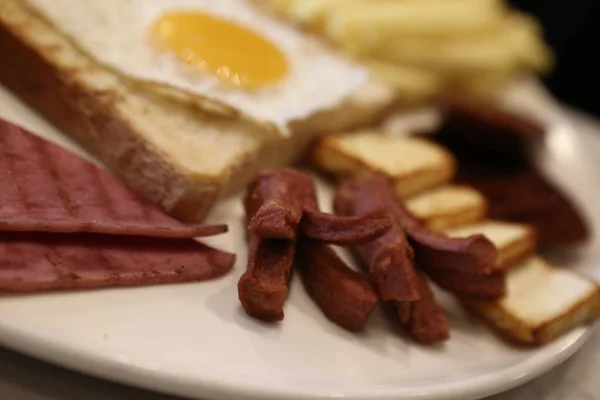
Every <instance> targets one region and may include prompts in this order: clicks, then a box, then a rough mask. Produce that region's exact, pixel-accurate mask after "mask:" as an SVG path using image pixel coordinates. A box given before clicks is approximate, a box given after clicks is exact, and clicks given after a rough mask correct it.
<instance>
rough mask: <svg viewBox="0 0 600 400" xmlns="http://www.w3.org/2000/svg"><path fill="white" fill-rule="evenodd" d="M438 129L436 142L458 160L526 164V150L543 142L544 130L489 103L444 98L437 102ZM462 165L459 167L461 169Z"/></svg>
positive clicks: (435, 134) (540, 126) (536, 123)
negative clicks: (439, 119) (439, 110)
mask: <svg viewBox="0 0 600 400" xmlns="http://www.w3.org/2000/svg"><path fill="white" fill-rule="evenodd" d="M440 107H441V113H442V126H441V128H440V129H439V130H438V131H436V132H435V133H434V137H435V139H436V141H437V142H439V143H441V144H442V145H443V146H444V147H447V148H448V149H450V151H452V154H454V155H455V156H457V157H458V158H459V160H461V158H462V157H467V160H465V161H464V162H466V163H468V162H469V159H470V158H476V157H477V158H481V159H485V160H488V161H490V163H491V161H496V162H502V163H503V164H505V165H513V164H517V166H518V165H521V164H526V163H528V162H529V154H528V146H529V144H530V143H535V142H536V141H539V140H543V139H544V137H545V134H546V130H545V128H544V126H543V125H541V124H540V123H538V122H537V121H535V120H533V119H530V118H525V117H524V116H521V115H518V114H515V113H514V112H510V111H508V110H504V109H502V108H501V107H500V106H499V105H497V104H494V103H492V102H489V101H487V102H482V101H479V102H474V101H470V100H467V99H459V98H456V97H447V98H445V99H443V100H442V101H441V102H440ZM462 164H463V161H462V160H461V162H460V163H459V166H462Z"/></svg>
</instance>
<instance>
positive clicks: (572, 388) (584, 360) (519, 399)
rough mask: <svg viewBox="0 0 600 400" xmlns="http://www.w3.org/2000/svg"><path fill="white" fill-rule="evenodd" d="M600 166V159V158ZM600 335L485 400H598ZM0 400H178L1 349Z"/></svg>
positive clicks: (577, 119) (576, 117)
mask: <svg viewBox="0 0 600 400" xmlns="http://www.w3.org/2000/svg"><path fill="white" fill-rule="evenodd" d="M567 115H568V116H569V117H570V119H571V120H572V123H573V125H574V127H575V128H576V130H577V131H578V132H579V134H580V135H581V136H582V140H583V141H584V144H586V146H587V147H588V149H589V150H590V151H591V152H593V153H594V154H596V155H600V120H596V119H593V118H590V117H588V116H585V115H583V114H580V113H578V112H576V111H574V110H567ZM597 160H598V167H600V157H598V158H597ZM598 370H600V330H597V332H596V333H595V334H594V336H593V337H592V338H591V339H590V341H589V342H588V343H587V344H586V345H585V346H584V347H583V349H582V350H581V351H579V353H577V354H576V355H575V356H574V357H573V358H571V359H570V360H569V361H567V362H565V363H564V364H563V365H561V366H560V367H558V368H556V369H554V370H553V371H551V372H549V373H548V374H546V375H544V376H542V377H540V378H538V379H536V380H534V381H532V382H530V383H528V384H526V385H524V386H522V387H520V388H517V389H514V390H512V391H510V392H506V393H503V394H501V395H497V396H494V397H491V398H489V399H486V400H594V399H595V398H596V395H595V394H596V393H599V392H600V380H598V379H597V377H596V371H598ZM0 399H11V400H95V399H112V400H119V399H127V400H129V399H134V400H135V399H147V400H177V399H178V398H175V397H172V396H166V395H161V394H155V393H150V392H147V391H143V390H139V389H134V388H130V387H127V386H122V385H118V384H114V383H110V382H106V381H102V380H99V379H95V378H91V377H88V376H85V375H81V374H78V373H75V372H71V371H67V370H65V369H62V368H59V367H55V366H52V365H50V364H46V363H44V362H40V361H37V360H34V359H32V358H29V357H26V356H23V355H20V354H18V353H15V352H13V351H10V350H7V349H2V348H0Z"/></svg>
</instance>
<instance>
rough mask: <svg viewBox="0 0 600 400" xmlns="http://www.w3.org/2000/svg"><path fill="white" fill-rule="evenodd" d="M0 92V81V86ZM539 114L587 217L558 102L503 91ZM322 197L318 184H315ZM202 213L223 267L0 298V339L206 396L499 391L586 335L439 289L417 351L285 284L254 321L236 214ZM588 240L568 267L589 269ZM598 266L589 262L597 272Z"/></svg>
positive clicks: (232, 207)
mask: <svg viewBox="0 0 600 400" xmlns="http://www.w3.org/2000/svg"><path fill="white" fill-rule="evenodd" d="M0 89H1V88H0ZM509 97H510V104H512V105H518V106H519V108H520V109H521V110H523V109H526V110H528V111H529V112H532V113H534V114H536V115H538V116H540V117H542V118H544V120H545V121H547V122H548V123H549V126H550V127H551V135H550V137H549V140H548V143H547V146H546V149H545V150H544V151H543V152H542V154H541V162H542V163H544V164H545V165H547V166H548V171H549V172H550V173H552V175H553V176H554V177H555V178H556V179H557V180H558V181H560V183H561V184H564V185H565V186H566V187H567V188H568V189H569V190H570V191H571V193H573V194H577V200H578V201H579V202H581V204H582V205H583V206H584V207H585V209H586V211H587V213H588V214H589V217H590V218H591V220H592V221H593V223H594V226H596V227H598V226H600V219H599V216H598V214H597V213H595V212H594V204H593V203H594V202H595V201H596V199H597V198H598V193H597V189H596V186H595V185H597V182H598V181H597V180H596V177H595V171H592V170H591V169H590V168H589V165H591V164H587V163H586V156H585V154H584V153H583V152H581V149H580V148H579V147H578V146H579V145H578V143H577V141H576V137H575V135H574V134H573V132H571V131H570V128H569V126H568V125H566V124H565V122H564V120H563V119H562V118H561V116H560V113H559V112H558V109H557V108H556V107H555V106H554V105H553V104H552V103H551V102H549V101H548V99H547V98H546V97H545V96H544V95H543V93H541V92H539V91H538V90H537V89H536V86H535V85H533V86H531V85H524V86H520V87H518V88H517V89H516V90H514V91H512V92H511V93H510V96H509ZM0 115H3V116H4V117H5V118H8V119H10V120H13V121H15V122H18V123H20V124H22V125H24V126H26V127H28V128H30V129H32V130H34V131H35V132H37V133H39V134H42V135H43V136H45V137H48V138H50V139H52V140H56V141H59V142H61V143H63V144H67V145H69V142H68V141H66V140H65V139H64V138H63V137H60V135H58V134H57V132H55V131H54V130H53V129H52V128H50V127H49V126H48V125H47V124H46V123H44V122H43V121H42V120H40V119H39V118H38V117H37V116H35V115H34V114H32V113H31V112H30V111H29V110H27V109H26V108H25V107H24V106H23V105H22V104H20V103H18V102H17V101H16V100H15V99H14V98H12V97H11V96H10V95H9V94H8V93H6V92H5V91H1V90H0ZM320 189H322V190H321V193H322V195H323V198H322V201H323V206H324V207H326V208H329V207H328V206H329V204H327V203H328V195H329V194H330V193H328V189H327V188H326V187H325V186H324V185H320ZM211 218H212V220H214V221H218V222H227V223H228V224H229V225H230V227H231V233H230V234H228V235H225V236H222V237H219V238H213V239H211V240H210V242H211V243H212V244H216V245H218V246H220V247H222V248H224V249H227V250H233V251H235V252H237V254H238V263H237V264H236V266H235V269H234V271H232V273H231V274H230V275H228V276H227V277H225V278H223V279H219V280H216V281H211V282H201V283H197V284H184V285H166V286H159V287H148V288H134V289H110V290H97V291H87V292H76V293H54V294H45V295H34V296H4V297H1V298H0V342H1V343H2V344H4V345H6V346H8V347H11V348H14V349H16V350H19V351H21V352H24V353H26V354H29V355H31V356H34V357H38V358H41V359H44V360H47V361H50V362H53V363H56V364H60V365H62V366H65V367H68V368H72V369H75V370H78V371H82V372H85V373H89V374H92V375H96V376H99V377H103V378H107V379H111V380H115V381H119V382H123V383H128V384H132V385H137V386H141V387H145V388H148V389H153V390H158V391H162V392H168V393H172V394H178V395H182V396H189V397H194V398H204V399H209V398H211V399H212V398H215V399H217V398H218V399H231V398H241V399H265V398H270V399H314V398H329V397H343V398H346V399H357V400H358V399H366V398H369V399H416V398H419V399H454V398H456V399H463V400H468V399H475V398H479V397H482V396H486V395H491V394H493V393H497V392H499V391H502V390H506V389H509V388H511V387H514V386H517V385H519V384H521V383H524V382H525V381H527V380H530V379H532V378H534V377H536V376H537V375H539V374H541V373H543V372H545V371H547V370H548V369H550V368H552V367H554V366H556V365H557V364H559V363H560V362H562V361H564V360H565V359H566V358H568V357H569V356H571V355H572V354H573V353H574V352H575V351H577V350H578V349H579V348H580V346H581V345H582V344H583V343H584V342H585V341H586V340H587V339H588V337H589V336H590V332H591V328H580V329H577V330H575V331H573V332H571V333H569V334H568V335H566V336H564V337H562V338H560V339H559V340H557V341H555V342H553V343H551V344H550V345H548V346H546V347H543V348H541V349H534V350H532V349H522V348H515V347H511V346H509V345H507V344H505V343H504V342H502V341H501V340H499V339H498V338H497V337H496V336H495V335H494V334H492V333H491V332H490V331H489V330H488V329H487V328H486V327H484V326H483V325H482V324H480V323H479V322H478V321H477V320H475V319H473V317H470V316H468V315H467V314H465V313H463V312H462V310H461V309H460V308H459V307H457V305H456V304H455V303H454V302H453V301H452V299H451V298H449V297H445V296H443V297H442V302H443V304H444V305H445V306H446V307H447V309H448V313H449V316H450V321H451V325H452V339H451V340H450V341H449V342H448V343H446V344H445V345H442V346H439V347H434V348H423V347H420V346H417V345H415V344H414V343H412V342H411V341H410V340H408V339H406V338H405V337H404V336H403V335H402V334H399V333H398V332H397V331H395V330H394V327H393V326H392V325H391V324H390V323H388V322H387V320H386V319H385V318H384V316H383V315H382V314H381V313H380V312H376V313H375V315H373V318H372V319H371V321H370V323H369V325H368V328H367V329H366V332H365V333H364V334H361V335H354V334H349V333H347V332H345V331H343V330H341V329H339V328H337V327H336V326H334V325H332V324H331V323H330V322H328V321H327V320H326V319H325V318H324V317H323V315H322V314H321V313H320V312H319V310H318V309H317V308H316V306H315V305H314V304H313V303H312V302H311V301H310V300H309V299H308V297H307V296H306V294H305V293H304V292H303V289H302V287H301V285H300V284H299V282H298V281H297V280H294V281H293V282H292V290H291V294H290V299H289V301H288V303H287V305H286V308H285V312H286V317H285V320H284V322H283V323H282V324H280V325H277V326H267V325H264V324H261V323H259V322H256V321H254V320H251V319H250V318H248V317H246V315H245V314H244V313H243V311H242V310H241V309H240V307H239V305H238V301H237V291H236V282H237V279H238V277H239V275H240V274H241V273H242V271H243V270H244V269H245V259H246V245H245V243H244V239H243V233H242V232H243V230H242V225H241V221H242V211H241V207H240V202H239V200H238V199H231V200H229V201H226V202H223V203H222V204H220V205H219V206H218V207H217V209H216V210H215V212H214V214H213V216H212V217H211ZM596 243H597V241H596V240H594V241H593V244H592V245H591V246H589V247H588V248H587V249H585V251H582V252H581V254H580V257H579V258H578V259H577V261H576V262H573V264H572V265H571V266H573V267H578V268H582V269H585V268H587V269H588V270H589V271H591V272H594V270H593V261H595V260H597V256H598V254H600V253H599V252H598V247H597V245H596ZM598 275H600V273H599V274H598Z"/></svg>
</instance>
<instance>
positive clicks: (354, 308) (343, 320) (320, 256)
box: [296, 237, 379, 332]
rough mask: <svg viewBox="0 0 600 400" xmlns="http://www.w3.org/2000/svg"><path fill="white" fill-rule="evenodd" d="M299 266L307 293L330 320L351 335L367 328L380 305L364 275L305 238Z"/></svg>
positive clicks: (326, 247)
mask: <svg viewBox="0 0 600 400" xmlns="http://www.w3.org/2000/svg"><path fill="white" fill-rule="evenodd" d="M296 267H297V268H298V271H299V273H300V277H301V279H302V284H303V286H304V288H305V289H306V292H307V293H308V295H309V296H310V297H311V298H312V299H313V301H314V302H315V303H316V304H317V305H318V306H319V308H320V309H321V311H323V314H325V316H326V317H327V318H329V320H331V321H333V322H334V323H336V324H338V325H340V326H342V327H344V328H346V329H347V330H349V331H351V332H358V331H360V330H362V329H363V327H364V326H365V324H366V323H367V319H368V318H369V316H370V315H371V313H372V312H373V310H374V309H375V306H376V305H377V303H378V302H379V297H378V296H377V293H375V290H373V288H372V286H371V284H370V283H369V281H368V280H367V279H365V277H364V276H363V274H361V273H359V272H356V271H354V270H352V269H350V268H349V267H348V266H347V265H346V263H345V262H344V261H343V260H342V259H341V258H340V257H339V256H338V255H337V253H336V252H335V250H333V249H332V248H331V247H330V246H328V245H327V244H324V243H322V242H319V241H316V240H312V239H308V238H304V237H302V238H301V239H300V242H299V243H298V249H297V253H296Z"/></svg>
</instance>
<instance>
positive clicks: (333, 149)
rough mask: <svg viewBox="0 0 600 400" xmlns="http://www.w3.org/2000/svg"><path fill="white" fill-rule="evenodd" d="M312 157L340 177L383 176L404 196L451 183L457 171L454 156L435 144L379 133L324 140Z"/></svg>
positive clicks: (324, 170) (329, 171) (317, 146)
mask: <svg viewBox="0 0 600 400" xmlns="http://www.w3.org/2000/svg"><path fill="white" fill-rule="evenodd" d="M311 158H312V162H313V164H314V165H315V166H316V167H317V168H319V169H320V170H321V171H323V172H325V173H327V174H330V175H333V176H334V177H337V178H344V177H347V176H354V175H361V174H366V173H379V174H383V175H385V176H387V177H388V178H389V179H390V180H391V181H393V182H394V186H395V189H396V191H397V193H398V194H399V195H400V196H403V197H406V196H411V195H416V194H419V193H422V192H424V191H426V190H428V189H431V188H434V187H436V186H439V185H441V184H443V183H446V182H448V181H450V180H451V179H452V178H453V176H454V173H455V170H456V163H455V160H454V157H453V156H452V155H451V154H450V153H449V152H448V151H447V150H446V149H444V148H443V147H441V146H439V145H437V144H435V143H433V142H430V141H427V140H425V139H418V138H408V137H403V136H399V135H398V136H388V135H384V134H382V133H380V132H377V131H360V132H355V133H349V134H344V135H332V136H327V137H325V138H322V139H320V140H319V141H318V142H317V144H316V145H315V146H314V148H313V151H312V154H311Z"/></svg>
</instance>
